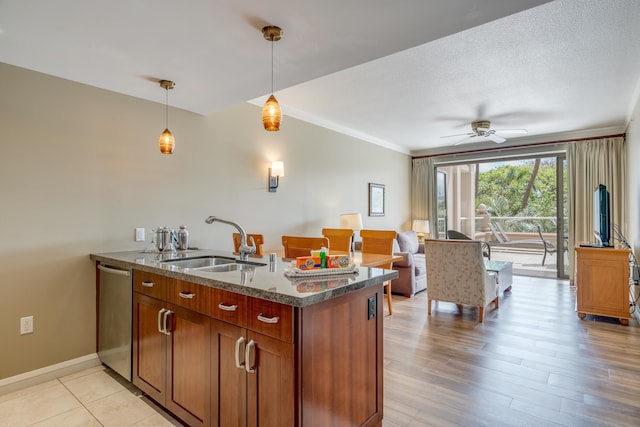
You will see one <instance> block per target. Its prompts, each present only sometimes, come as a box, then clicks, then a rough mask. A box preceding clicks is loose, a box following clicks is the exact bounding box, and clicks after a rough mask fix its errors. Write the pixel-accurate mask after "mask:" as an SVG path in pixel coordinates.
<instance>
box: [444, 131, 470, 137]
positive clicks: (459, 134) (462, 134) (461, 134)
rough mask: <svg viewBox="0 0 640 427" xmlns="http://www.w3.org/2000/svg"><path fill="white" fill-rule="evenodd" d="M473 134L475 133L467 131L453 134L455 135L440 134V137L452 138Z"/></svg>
mask: <svg viewBox="0 0 640 427" xmlns="http://www.w3.org/2000/svg"><path fill="white" fill-rule="evenodd" d="M474 135H475V133H473V132H468V133H458V134H455V135H445V136H441V137H440V138H452V137H454V136H474Z"/></svg>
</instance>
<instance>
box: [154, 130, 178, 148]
mask: <svg viewBox="0 0 640 427" xmlns="http://www.w3.org/2000/svg"><path fill="white" fill-rule="evenodd" d="M158 142H159V144H160V152H161V153H162V154H173V150H174V148H175V147H176V140H175V138H174V137H173V135H172V134H171V131H170V130H169V129H165V130H164V132H162V133H161V134H160V139H159V141H158Z"/></svg>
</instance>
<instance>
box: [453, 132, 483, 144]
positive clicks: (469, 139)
mask: <svg viewBox="0 0 640 427" xmlns="http://www.w3.org/2000/svg"><path fill="white" fill-rule="evenodd" d="M479 140H480V137H478V135H476V134H475V133H472V134H469V136H468V137H466V138H464V139H462V140H460V141H458V142H456V143H455V144H453V145H462V144H469V143H471V142H478V141H479Z"/></svg>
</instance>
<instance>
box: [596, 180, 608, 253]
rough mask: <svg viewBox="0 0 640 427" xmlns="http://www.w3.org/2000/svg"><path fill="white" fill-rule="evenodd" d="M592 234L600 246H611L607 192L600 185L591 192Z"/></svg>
mask: <svg viewBox="0 0 640 427" xmlns="http://www.w3.org/2000/svg"><path fill="white" fill-rule="evenodd" d="M593 234H594V235H595V237H596V240H597V241H598V245H600V246H612V242H611V205H610V202H609V192H608V191H607V187H606V186H605V185H602V184H600V185H599V186H598V188H596V191H594V192H593Z"/></svg>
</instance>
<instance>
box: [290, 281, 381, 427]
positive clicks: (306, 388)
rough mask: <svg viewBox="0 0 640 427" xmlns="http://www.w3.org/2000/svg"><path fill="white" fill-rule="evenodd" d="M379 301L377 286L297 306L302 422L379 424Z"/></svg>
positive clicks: (319, 424) (317, 424)
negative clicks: (299, 323)
mask: <svg viewBox="0 0 640 427" xmlns="http://www.w3.org/2000/svg"><path fill="white" fill-rule="evenodd" d="M382 302H383V290H382V285H378V286H374V287H369V288H364V289H360V290H358V291H354V292H351V293H349V294H347V295H343V296H340V297H338V298H333V299H330V300H328V301H325V302H324V303H322V304H314V305H311V306H308V307H304V308H303V309H302V310H301V315H300V318H301V319H300V321H301V322H302V325H301V326H300V327H299V328H298V330H299V331H300V335H301V336H300V338H299V340H298V345H299V346H300V347H299V350H298V351H297V353H298V357H299V358H300V359H299V360H300V365H299V367H298V372H299V374H300V376H301V379H302V382H303V385H302V387H301V388H300V391H299V392H300V399H301V405H300V414H299V419H300V421H299V424H300V425H304V426H378V425H380V424H381V423H382V416H383V398H384V396H383V390H382V385H383V365H382V364H383V339H382V330H383V324H382V314H383V310H382Z"/></svg>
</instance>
